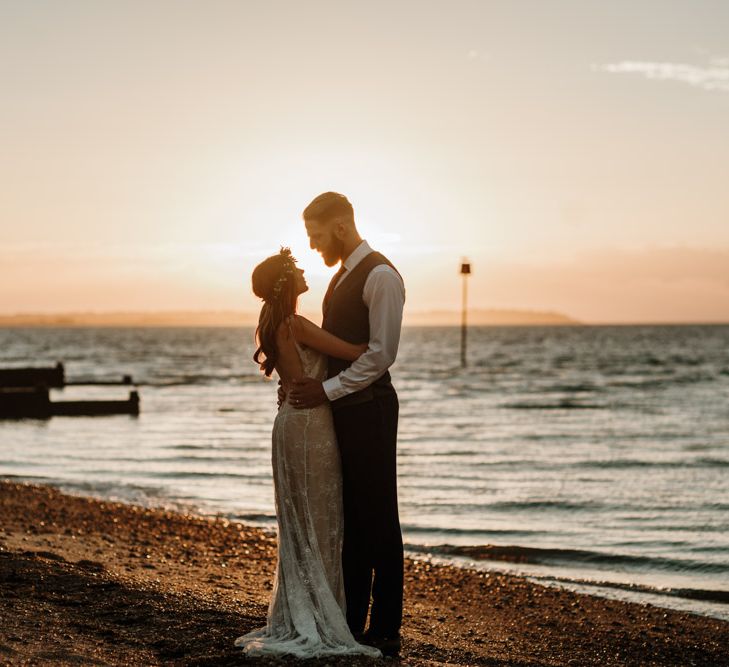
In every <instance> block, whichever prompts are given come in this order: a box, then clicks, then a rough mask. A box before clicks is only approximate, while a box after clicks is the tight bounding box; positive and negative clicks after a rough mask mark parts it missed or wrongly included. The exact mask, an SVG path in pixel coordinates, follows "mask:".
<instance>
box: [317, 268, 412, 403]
mask: <svg viewBox="0 0 729 667" xmlns="http://www.w3.org/2000/svg"><path fill="white" fill-rule="evenodd" d="M362 299H363V301H364V302H365V304H366V305H367V308H368V309H369V323H370V340H369V344H368V346H367V350H366V351H365V353H364V354H363V355H362V356H360V357H359V358H358V359H356V360H355V361H354V362H353V363H352V365H351V366H350V367H349V368H347V369H346V370H344V371H342V372H341V373H339V375H335V376H334V377H333V378H329V379H328V380H326V381H325V382H324V383H323V385H322V386H323V389H324V393H325V394H326V395H327V398H328V399H329V400H330V401H336V400H337V399H338V398H342V397H343V396H347V395H348V394H352V393H354V392H355V391H361V390H362V389H364V388H365V387H368V386H369V385H371V384H372V383H373V382H374V381H375V380H376V379H377V378H379V377H380V376H381V375H382V374H383V373H384V372H385V371H386V370H387V369H388V368H389V367H390V366H392V364H393V363H394V361H395V357H396V356H397V348H398V345H399V344H400V329H401V328H402V311H403V307H404V305H405V286H404V285H403V282H402V278H401V277H400V275H399V274H398V273H397V271H395V270H394V269H393V268H391V267H390V266H388V265H387V264H380V265H379V266H376V267H375V268H374V269H372V271H370V274H369V275H368V276H367V280H366V282H365V286H364V290H363V292H362Z"/></svg>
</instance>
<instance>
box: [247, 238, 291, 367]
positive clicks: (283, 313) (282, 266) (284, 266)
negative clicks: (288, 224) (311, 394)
mask: <svg viewBox="0 0 729 667" xmlns="http://www.w3.org/2000/svg"><path fill="white" fill-rule="evenodd" d="M295 267H296V260H295V259H294V258H293V257H292V256H291V251H290V250H289V249H288V248H281V251H280V252H279V253H278V254H277V255H273V256H271V257H269V258H268V259H264V260H263V261H262V262H261V263H260V264H259V265H258V266H257V267H256V268H255V269H253V275H252V276H251V283H252V286H253V293H254V294H255V295H256V296H258V297H260V298H261V299H263V306H262V307H261V314H260V315H259V316H258V327H257V328H256V343H257V345H258V348H257V349H256V352H255V354H254V355H253V361H255V362H256V363H257V364H258V365H259V367H260V369H261V370H262V371H263V373H264V374H265V375H266V377H270V376H271V373H273V369H274V366H275V365H276V360H277V359H278V348H277V346H276V332H277V331H278V328H279V326H280V325H281V322H283V321H284V320H285V319H286V318H287V317H290V316H291V315H293V314H294V313H295V312H296V297H297V296H298V295H297V293H296V280H295V272H294V268H295Z"/></svg>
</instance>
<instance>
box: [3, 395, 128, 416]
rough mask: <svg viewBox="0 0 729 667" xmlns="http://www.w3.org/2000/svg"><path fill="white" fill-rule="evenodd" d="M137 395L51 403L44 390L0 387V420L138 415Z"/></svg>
mask: <svg viewBox="0 0 729 667" xmlns="http://www.w3.org/2000/svg"><path fill="white" fill-rule="evenodd" d="M138 414H139V393H138V392H136V391H130V392H129V398H127V399H126V400H118V401H94V400H83V401H51V400H50V394H49V390H48V388H47V387H11V388H7V387H4V388H2V387H0V419H48V418H50V417H53V416H81V415H84V416H97V415H99V416H100V415H134V416H136V415H138Z"/></svg>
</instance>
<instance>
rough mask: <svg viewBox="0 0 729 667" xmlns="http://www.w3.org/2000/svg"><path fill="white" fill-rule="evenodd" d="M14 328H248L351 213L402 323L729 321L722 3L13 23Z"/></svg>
mask: <svg viewBox="0 0 729 667" xmlns="http://www.w3.org/2000/svg"><path fill="white" fill-rule="evenodd" d="M0 146H1V150H0V226H1V227H0V229H1V231H2V243H1V244H0V278H1V280H0V313H2V314H10V313H28V312H60V311H80V310H96V311H119V310H158V309H163V310H180V309H185V310H197V309H206V310H207V309H242V310H254V309H256V308H257V302H256V300H255V299H254V297H253V296H252V294H251V293H250V282H249V275H250V271H251V269H252V268H253V266H254V265H255V264H256V263H257V262H258V261H260V260H261V259H263V258H264V257H265V256H267V255H268V254H270V253H271V252H275V251H276V250H277V249H278V247H279V245H281V244H288V245H290V246H291V247H292V249H293V251H294V254H295V255H296V256H297V257H298V258H299V259H300V260H301V263H302V265H303V266H304V268H305V269H306V270H307V275H308V276H309V278H310V282H311V284H312V290H311V293H310V294H309V295H307V296H306V297H305V300H304V308H305V309H308V310H312V311H315V310H316V308H317V307H318V303H319V301H320V299H321V296H322V294H323V292H324V289H325V285H326V282H327V281H328V277H329V276H330V275H331V273H332V270H331V269H326V268H325V267H324V265H323V264H322V263H321V260H320V258H319V256H318V255H316V254H315V253H314V252H313V251H311V250H309V249H308V243H307V240H306V235H305V231H304V227H303V224H302V222H301V211H302V210H303V208H304V207H305V206H306V204H307V203H308V202H309V201H310V200H311V199H312V198H313V197H314V196H316V195H317V194H319V193H320V192H322V191H325V190H337V191H339V192H342V193H344V194H346V195H347V196H348V197H349V198H350V200H351V201H352V203H353V205H354V207H355V214H356V217H357V221H358V225H359V227H360V230H361V232H362V234H363V236H365V237H366V238H367V239H368V240H369V241H370V243H371V244H372V245H373V246H375V247H376V248H378V249H379V250H381V251H383V252H384V253H385V254H387V255H388V256H389V257H390V258H391V259H392V260H393V261H394V262H395V263H396V264H397V266H398V268H399V269H400V270H401V272H402V273H403V275H404V276H405V280H406V284H407V290H408V304H407V307H408V309H411V310H413V311H422V310H429V309H443V308H456V307H458V305H459V300H460V285H459V280H460V279H459V276H458V273H457V269H458V265H459V262H460V260H461V258H462V257H464V256H465V257H468V258H469V259H470V260H471V261H472V263H473V276H472V278H471V282H470V295H471V299H470V302H471V305H472V306H474V307H479V308H517V309H535V310H556V311H560V312H563V313H566V314H568V315H570V316H572V317H574V318H577V319H580V320H583V321H587V322H682V321H686V322H689V321H725V322H726V321H729V3H728V2H724V1H716V2H708V1H703V0H691V1H688V0H686V1H684V2H675V1H670V0H661V1H656V2H642V1H640V0H631V1H623V0H613V1H611V2H607V1H604V2H603V1H601V2H598V1H591V0H574V1H565V0H555V1H548V0H534V1H532V2H522V1H519V0H514V1H507V0H503V1H502V2H487V1H485V0H481V1H474V2H460V1H458V0H455V1H451V2H423V1H418V2H399V1H398V2H392V1H390V2H377V1H372V0H368V1H367V2H364V1H362V2H341V1H340V2H334V1H332V2H315V1H312V2H296V1H290V2H275V1H272V2H253V1H251V2H248V1H244V0H239V1H235V2H234V1H230V2H224V1H220V0H209V1H208V2H191V1H190V2H188V1H185V0H174V1H170V2H162V1H159V0H146V1H144V2H142V1H141V0H139V1H137V0H132V1H124V2H123V1H118V2H110V1H109V2H100V1H98V0H89V1H88V2H77V1H73V0H64V1H63V2H58V1H47V2H42V1H36V0H0Z"/></svg>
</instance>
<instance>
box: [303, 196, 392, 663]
mask: <svg viewBox="0 0 729 667" xmlns="http://www.w3.org/2000/svg"><path fill="white" fill-rule="evenodd" d="M303 217H304V223H305V224H306V233H307V234H308V236H309V242H310V245H311V248H312V249H313V250H317V251H318V252H319V253H320V254H321V256H322V259H323V260H324V263H325V264H326V265H327V266H334V265H335V264H336V263H337V262H341V266H340V268H339V271H337V273H336V274H335V275H334V278H333V279H332V281H331V283H330V284H329V289H328V290H327V293H326V296H325V297H324V304H323V311H324V321H323V323H322V328H323V329H325V330H326V331H329V332H330V333H332V334H334V335H335V336H338V337H339V338H342V339H344V340H346V341H348V342H350V343H368V348H367V351H366V352H365V353H364V354H363V355H362V356H361V357H360V358H359V359H357V360H356V361H354V362H348V361H343V360H342V359H335V358H333V357H330V358H329V360H328V370H327V378H328V379H327V380H325V381H324V382H319V381H318V380H315V379H313V378H305V379H303V380H301V381H297V382H296V383H295V386H294V387H293V388H292V389H291V399H292V403H293V404H294V405H295V406H296V407H298V408H311V407H315V406H316V405H320V404H322V403H324V402H325V401H330V402H331V406H332V413H333V416H334V428H335V430H336V434H337V441H338V443H339V451H340V454H341V459H342V477H343V494H344V547H343V550H342V568H343V574H344V589H345V594H346V598H347V623H348V624H349V628H350V630H351V631H352V633H353V634H354V635H355V637H357V638H358V639H359V640H360V641H362V642H364V643H367V644H372V645H373V646H377V647H378V648H380V649H381V650H382V652H383V653H384V654H385V655H388V654H389V655H394V654H397V653H398V651H399V649H400V625H401V623H402V597H403V546H402V534H401V532H400V520H399V517H398V509H397V484H396V469H395V458H396V455H395V449H396V440H397V417H398V400H397V394H396V393H395V389H394V388H393V386H392V384H391V382H390V373H389V372H388V368H389V367H390V366H391V365H392V364H393V362H394V361H395V356H396V354H397V347H398V343H399V341H400V327H401V324H402V311H403V305H404V303H405V287H404V285H403V281H402V278H401V276H400V274H399V273H398V272H397V269H395V267H394V266H393V265H392V264H391V263H390V261H389V260H388V259H387V258H385V257H384V256H383V255H381V254H380V253H378V252H374V251H373V250H372V248H370V247H369V245H368V244H367V242H366V241H363V240H362V238H361V237H360V235H359V233H358V232H357V228H356V227H355V224H354V211H353V209H352V205H351V204H350V203H349V201H348V200H347V198H346V197H345V196H344V195H341V194H338V193H336V192H325V193H324V194H321V195H319V196H318V197H317V198H316V199H314V200H313V201H312V202H311V203H310V204H309V205H308V206H307V207H306V209H305V210H304V215H303ZM370 597H371V600H372V609H371V612H370V623H369V628H368V630H367V632H366V633H365V632H364V629H365V622H366V620H367V611H368V609H369V607H370Z"/></svg>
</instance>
